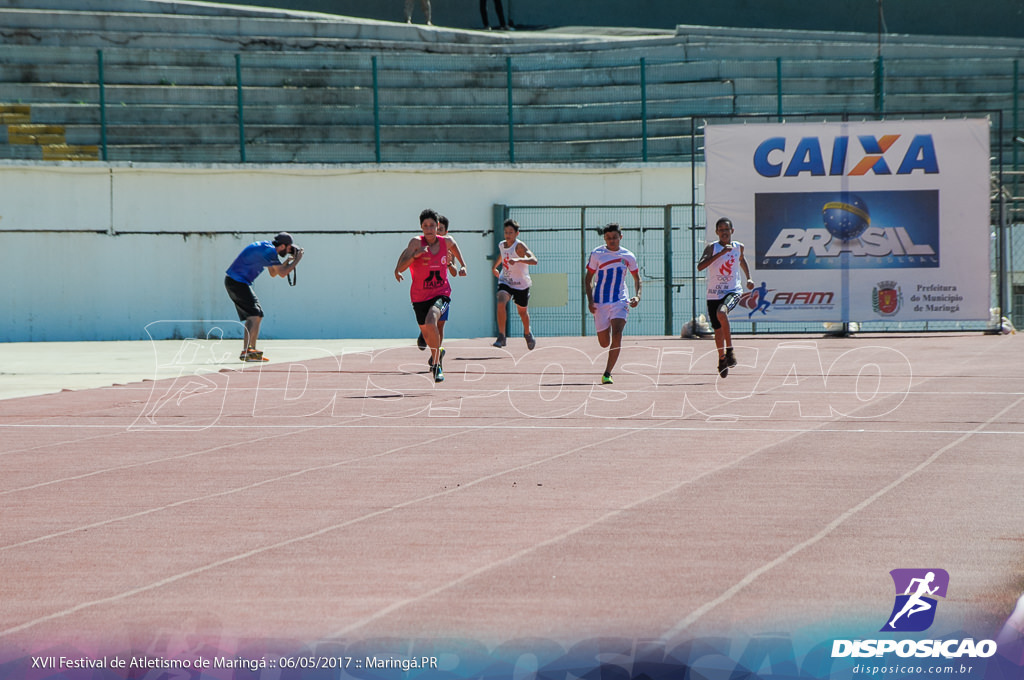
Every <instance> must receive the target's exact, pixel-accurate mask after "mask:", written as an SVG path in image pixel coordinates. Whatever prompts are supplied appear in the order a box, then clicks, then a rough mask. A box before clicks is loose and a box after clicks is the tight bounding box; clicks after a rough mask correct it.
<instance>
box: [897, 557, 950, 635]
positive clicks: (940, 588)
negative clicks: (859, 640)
mask: <svg viewBox="0 0 1024 680" xmlns="http://www.w3.org/2000/svg"><path fill="white" fill-rule="evenodd" d="M889 575H890V576H892V580H893V584H894V585H895V586H896V601H895V603H893V607H892V613H891V614H889V620H888V621H887V622H886V624H885V625H884V626H882V628H881V630H882V631H900V632H904V633H916V632H921V631H923V630H928V628H930V627H931V625H932V622H933V621H935V608H936V606H937V603H938V600H936V599H935V598H936V597H942V598H945V597H946V590H947V589H948V588H949V573H947V572H946V570H945V569H893V570H892V571H890V572H889Z"/></svg>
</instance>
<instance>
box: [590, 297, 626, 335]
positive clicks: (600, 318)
mask: <svg viewBox="0 0 1024 680" xmlns="http://www.w3.org/2000/svg"><path fill="white" fill-rule="evenodd" d="M594 307H595V311H594V330H596V331H597V332H598V333H600V332H601V331H606V330H608V329H609V328H611V325H612V319H625V318H626V317H628V316H629V302H628V301H626V300H620V301H618V302H606V303H604V304H601V305H594Z"/></svg>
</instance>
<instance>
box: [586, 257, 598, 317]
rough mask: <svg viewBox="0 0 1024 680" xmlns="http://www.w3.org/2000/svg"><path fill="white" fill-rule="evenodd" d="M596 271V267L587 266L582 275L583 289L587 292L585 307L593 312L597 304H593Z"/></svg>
mask: <svg viewBox="0 0 1024 680" xmlns="http://www.w3.org/2000/svg"><path fill="white" fill-rule="evenodd" d="M596 273H597V270H596V269H591V268H590V267H587V275H586V276H585V277H583V291H584V292H585V293H586V294H587V308H588V309H590V313H591V314H593V313H594V312H596V311H597V306H596V305H595V304H594V286H593V284H594V274H596Z"/></svg>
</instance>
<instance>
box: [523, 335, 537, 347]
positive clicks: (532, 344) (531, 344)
mask: <svg viewBox="0 0 1024 680" xmlns="http://www.w3.org/2000/svg"><path fill="white" fill-rule="evenodd" d="M523 337H524V338H526V349H533V348H534V347H536V346H537V341H536V340H534V339H533V333H527V334H526V335H524V336H523Z"/></svg>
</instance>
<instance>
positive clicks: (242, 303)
mask: <svg viewBox="0 0 1024 680" xmlns="http://www.w3.org/2000/svg"><path fill="white" fill-rule="evenodd" d="M224 287H225V288H227V289H228V297H230V298H231V301H232V302H234V303H235V309H236V310H237V311H238V320H239V321H245V320H246V319H248V318H249V317H250V316H259V317H262V316H263V308H262V307H260V301H259V300H258V299H257V298H256V293H255V292H253V289H252V286H249V285H246V284H244V283H242V282H241V281H235V280H234V279H233V278H231V277H230V276H225V277H224Z"/></svg>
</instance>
